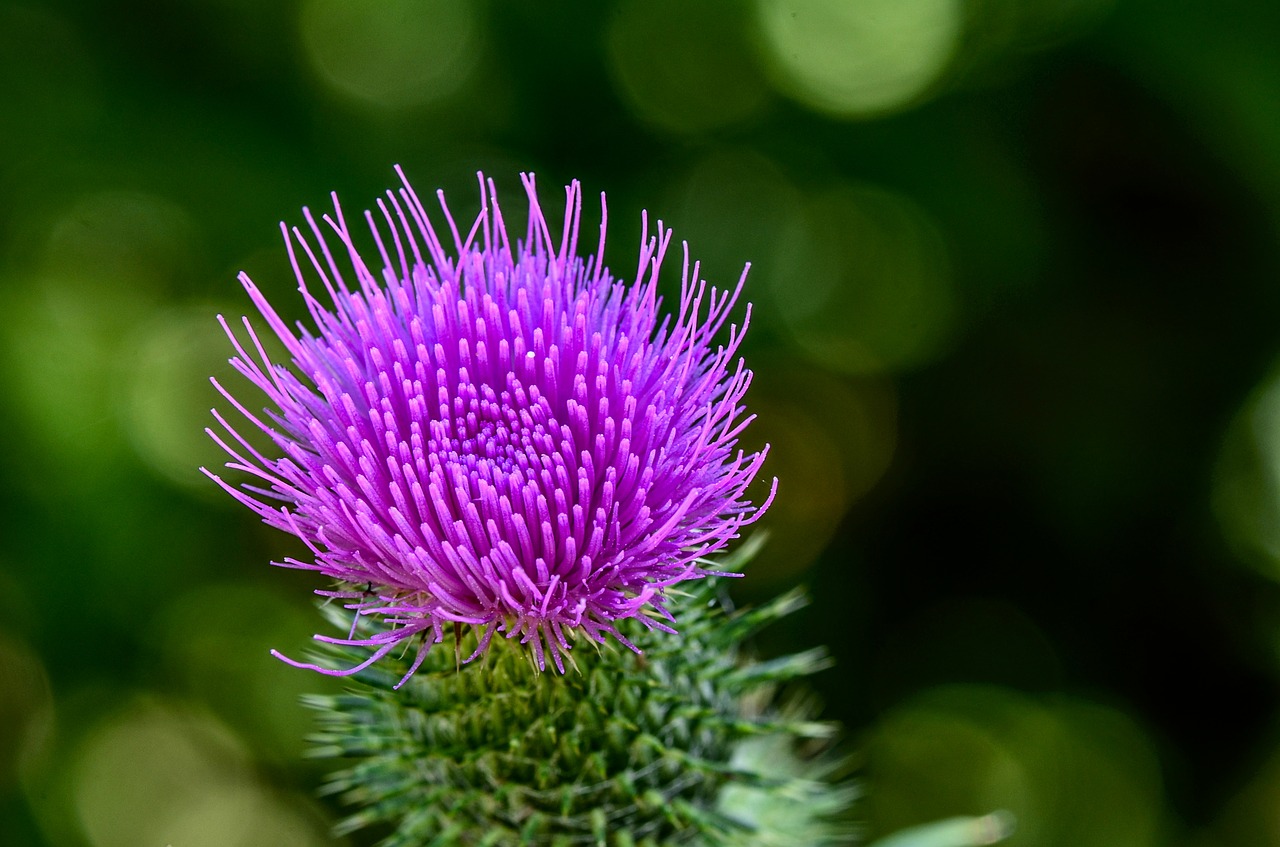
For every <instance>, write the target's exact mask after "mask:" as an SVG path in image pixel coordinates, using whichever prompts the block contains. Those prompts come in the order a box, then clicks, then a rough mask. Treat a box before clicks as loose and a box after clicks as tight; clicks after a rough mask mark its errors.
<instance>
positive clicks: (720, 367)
mask: <svg viewBox="0 0 1280 847" xmlns="http://www.w3.org/2000/svg"><path fill="white" fill-rule="evenodd" d="M400 176H401V180H402V183H403V185H402V187H401V188H400V189H398V190H397V191H388V192H387V194H386V198H385V200H379V201H378V204H377V205H378V209H377V213H376V214H375V213H373V212H366V213H365V220H366V222H367V224H368V227H369V230H370V232H371V233H372V243H373V244H374V245H376V250H377V257H376V261H375V262H374V263H373V265H372V266H371V265H369V264H366V261H365V260H364V259H363V258H362V257H361V255H360V253H359V252H358V251H357V249H356V247H355V246H354V243H353V240H352V236H351V231H350V229H349V228H348V225H347V223H346V221H345V219H344V218H343V214H342V210H341V208H340V207H339V205H338V200H337V197H336V195H335V196H334V198H333V203H334V211H333V214H332V215H325V216H323V218H322V219H321V220H319V221H317V220H316V219H315V217H313V215H312V214H311V213H310V212H309V211H307V210H305V209H304V211H303V214H304V217H305V219H306V221H307V224H308V226H309V229H310V235H306V234H304V233H303V232H302V231H301V230H299V229H298V228H296V227H295V228H293V229H292V230H290V229H289V228H288V227H286V226H285V225H283V224H282V225H281V229H282V231H283V233H284V238H285V244H286V246H287V248H288V252H289V257H290V260H291V262H292V264H293V268H294V271H295V273H296V274H297V278H298V282H299V291H300V292H301V294H302V297H303V299H304V301H305V303H306V306H307V309H308V311H309V312H310V315H311V319H312V322H313V323H314V326H313V327H310V326H306V325H304V324H302V323H298V324H297V325H296V326H294V327H290V326H289V324H288V323H287V322H286V321H285V320H284V319H282V318H281V317H280V316H279V314H278V313H277V312H276V311H275V309H274V308H273V307H272V306H271V304H270V303H269V302H268V301H267V299H266V298H265V297H264V296H263V294H262V292H261V291H260V290H259V289H258V287H257V286H256V285H255V284H254V283H253V281H252V280H250V278H249V277H248V275H246V274H241V275H240V281H241V283H242V284H243V285H244V288H245V290H246V291H247V292H248V293H249V296H250V298H251V299H252V300H253V303H254V305H255V306H256V307H257V309H258V311H259V312H260V313H261V314H262V317H263V319H264V320H265V321H266V324H267V326H268V327H269V328H270V329H271V331H272V332H273V333H274V334H275V335H276V336H278V337H279V339H280V342H281V343H282V344H283V345H284V349H285V350H286V351H287V354H288V356H289V358H290V359H291V365H286V364H282V363H280V362H276V361H273V360H272V358H271V357H270V356H269V355H268V353H267V351H266V347H265V346H264V345H263V343H262V342H261V340H260V339H259V337H258V336H257V335H256V334H255V333H254V330H253V329H252V327H251V326H250V323H249V321H248V319H247V318H246V319H244V321H243V328H244V331H243V333H237V332H236V331H235V330H233V329H232V328H231V327H230V326H228V325H227V322H226V321H225V320H223V319H222V318H221V317H220V318H219V320H220V321H222V324H223V327H224V329H226V331H227V335H228V336H229V337H230V339H231V342H232V344H233V345H234V346H235V351H236V356H235V357H234V358H233V359H232V360H231V361H232V364H233V366H234V367H235V368H236V370H238V371H239V372H240V373H241V374H243V375H244V376H245V377H246V378H247V379H248V380H249V381H250V382H252V383H253V384H254V385H255V386H257V387H258V388H259V389H261V390H262V391H263V392H265V393H266V395H267V397H268V398H269V407H268V409H267V410H266V411H265V414H263V415H259V414H255V413H254V412H253V411H251V410H250V409H248V408H246V406H245V405H244V404H243V403H241V402H240V401H238V400H237V399H236V398H235V396H234V394H233V393H232V392H230V391H229V390H227V389H226V388H224V387H223V386H221V385H219V384H218V383H217V382H216V381H215V385H217V387H218V390H219V391H220V392H221V393H222V395H223V397H225V398H226V400H227V402H229V403H230V404H231V405H232V406H233V407H234V408H235V409H236V411H237V412H238V413H239V414H240V415H242V416H243V418H244V419H245V420H246V421H248V422H249V424H251V425H252V426H253V427H256V428H258V429H260V430H262V432H264V433H266V435H267V436H269V439H270V442H271V443H272V444H273V445H274V449H271V450H262V449H257V448H255V446H254V445H253V443H251V442H250V440H248V439H246V438H245V437H243V436H242V434H241V433H240V432H238V431H237V429H236V426H237V425H233V424H232V423H230V422H228V421H227V420H226V419H225V418H224V417H223V416H222V415H221V414H219V413H218V412H217V411H216V410H215V411H214V417H215V418H216V420H217V422H218V424H219V425H220V428H221V430H222V431H221V432H215V431H214V430H210V435H211V436H212V437H213V438H214V439H215V440H216V441H217V442H218V443H219V444H220V445H221V446H222V447H223V449H225V450H226V452H227V453H228V454H229V456H230V461H229V462H228V463H227V467H228V468H231V469H233V470H235V471H237V472H239V473H240V474H247V475H249V476H250V477H251V479H249V480H248V481H247V482H245V483H243V484H241V485H233V484H231V483H229V482H227V481H224V480H223V479H221V478H220V477H218V476H217V475H215V474H212V473H209V472H208V471H206V473H208V474H209V476H210V477H212V478H213V479H214V480H215V481H217V482H218V484H220V485H221V486H222V487H223V488H224V489H226V490H227V491H228V492H230V494H231V495H232V496H233V497H235V498H236V499H237V500H239V501H240V502H241V503H244V504H245V505H246V506H248V507H249V508H250V509H252V510H253V511H254V512H256V513H257V514H258V515H260V516H261V517H262V519H263V520H264V521H265V522H266V523H268V524H269V525H271V526H273V527H276V528H278V529H282V530H284V531H286V532H289V533H292V534H293V535H296V536H298V537H299V538H300V539H302V541H303V542H304V543H305V545H306V546H307V548H308V550H309V552H310V557H309V558H308V559H305V560H304V559H296V558H288V559H285V560H284V561H283V562H279V563H277V564H281V565H284V566H287V567H295V568H305V569H308V570H314V571H319V572H320V573H322V574H324V575H325V576H327V577H330V578H332V579H333V580H335V581H336V587H333V588H326V589H322V590H320V591H318V592H317V593H319V594H322V595H325V596H328V597H332V598H337V599H338V600H339V601H341V602H343V603H345V604H346V605H347V606H348V608H350V609H352V610H354V611H355V612H356V619H357V620H359V619H361V618H364V619H370V620H373V621H375V622H376V624H377V625H376V626H375V627H374V630H373V633H372V634H371V635H368V634H367V632H361V633H359V634H357V632H356V629H355V627H354V626H353V628H352V632H351V633H349V634H348V636H347V637H346V638H336V637H330V636H321V635H317V636H316V637H317V638H318V639H320V640H323V641H330V642H333V643H338V644H355V645H365V646H367V647H369V648H372V649H371V653H370V655H369V657H368V660H367V661H365V662H363V663H361V664H360V665H358V666H356V667H353V668H347V669H341V670H333V669H328V668H322V667H319V666H316V665H311V664H306V663H302V662H297V661H294V660H292V659H285V661H288V662H290V663H291V664H295V665H298V666H299V667H307V668H312V669H314V670H319V671H321V672H323V673H328V674H348V673H354V672H356V671H358V670H360V669H362V668H364V667H366V666H367V665H369V664H371V663H373V662H375V661H377V660H378V659H379V658H381V657H383V656H385V655H386V654H387V653H388V652H389V651H391V650H393V649H395V648H396V647H397V646H398V645H404V646H405V647H409V648H412V646H413V642H412V641H411V640H410V639H417V642H418V644H417V650H418V653H417V655H416V659H415V662H414V664H413V667H412V669H411V670H410V671H409V675H412V673H413V672H414V670H416V669H417V667H418V665H419V664H420V663H421V661H422V659H423V657H424V656H425V655H426V651H427V650H428V649H429V648H430V646H431V645H432V644H434V643H437V642H439V641H441V640H442V639H443V637H444V635H445V632H446V630H447V628H449V625H450V624H454V625H463V626H465V625H469V626H473V627H478V628H480V629H479V641H478V643H479V646H478V647H477V648H476V650H475V652H474V653H472V655H471V657H469V658H468V659H467V660H468V661H469V660H470V658H475V657H476V656H478V655H481V654H482V653H483V652H484V650H485V649H486V648H487V647H488V645H489V644H490V642H491V640H492V639H493V637H494V636H495V635H500V636H502V637H505V638H509V639H518V640H519V641H520V642H522V643H524V644H526V645H528V647H529V649H530V651H531V653H532V656H533V659H534V661H535V663H536V664H537V665H538V666H539V667H540V668H545V667H547V666H548V664H551V665H554V667H555V668H556V669H557V670H559V671H560V672H563V671H564V667H565V664H564V663H565V660H566V659H571V657H570V655H569V651H570V650H571V648H572V646H573V644H574V642H575V641H576V640H577V639H578V638H580V637H581V636H583V635H585V636H587V637H589V638H590V639H593V640H595V641H605V640H607V637H610V636H611V637H613V638H615V639H617V640H618V641H619V642H621V643H622V644H625V645H627V646H629V647H631V648H632V649H635V648H634V646H633V645H632V644H631V642H630V641H628V640H627V639H626V638H625V637H624V636H623V634H622V633H621V632H619V630H618V628H617V624H618V622H619V621H621V620H623V619H626V618H637V619H638V620H640V621H641V622H643V623H644V624H645V625H646V626H648V627H651V628H658V629H662V630H666V631H674V630H673V629H672V624H674V623H675V621H674V620H673V619H672V618H671V615H670V614H669V613H668V612H667V610H666V606H665V604H666V590H667V589H668V588H669V587H671V586H673V585H675V584H677V583H679V582H681V581H683V580H688V579H695V578H699V577H703V576H707V575H709V574H711V573H715V570H714V565H713V564H712V563H711V562H709V561H708V560H707V558H706V557H707V556H709V555H711V554H713V553H715V552H716V551H718V550H721V549H722V548H724V547H725V545H726V544H727V543H728V542H729V541H730V540H731V539H733V538H735V537H737V536H738V534H739V532H740V531H741V529H742V527H743V526H744V525H745V524H747V523H749V522H751V521H753V520H755V519H756V518H757V517H758V516H759V515H760V514H761V513H762V512H763V511H764V509H765V508H767V506H768V502H769V501H770V500H771V499H772V497H773V488H775V487H776V480H775V481H774V483H773V487H770V488H769V489H768V494H767V496H766V498H765V501H764V502H763V503H761V504H759V505H753V504H752V502H751V500H750V499H749V498H748V493H747V492H748V488H749V487H750V486H751V483H752V481H753V480H754V479H755V477H756V475H757V473H758V472H759V470H760V467H761V464H762V463H763V462H764V459H765V454H766V452H767V448H766V449H765V450H761V451H759V452H754V453H746V452H745V451H744V450H743V449H741V448H740V447H739V446H738V440H739V437H740V436H741V434H742V432H743V430H744V429H745V428H746V427H747V425H748V424H749V423H750V422H751V420H752V416H751V415H748V414H746V412H745V410H744V407H743V396H744V394H745V393H746V391H747V387H748V385H749V384H750V382H751V371H750V370H749V369H747V368H746V367H745V365H744V363H743V361H742V359H741V358H739V357H738V348H739V345H740V344H741V342H742V338H743V333H744V332H745V331H746V326H747V321H748V320H749V316H750V307H749V306H748V307H747V309H746V312H745V316H744V318H743V320H742V323H741V325H740V326H739V325H729V326H728V328H727V330H725V325H726V324H727V323H728V319H729V314H730V310H731V309H732V308H733V306H734V303H735V301H736V300H737V298H738V295H739V293H740V291H741V289H742V284H743V282H744V280H745V278H746V271H745V270H744V271H743V275H742V278H740V279H739V280H738V282H737V284H736V285H735V286H733V287H730V288H724V289H718V288H715V287H711V286H708V285H707V283H706V282H705V281H703V280H702V279H701V278H700V276H699V267H698V264H697V263H696V262H695V263H691V262H690V259H689V252H688V247H687V245H686V246H685V249H684V251H683V259H682V262H681V281H680V300H679V304H678V307H677V308H676V309H675V310H674V311H673V312H672V313H671V314H667V313H664V310H663V309H662V298H661V297H659V296H658V275H659V270H660V268H661V266H662V263H663V259H664V256H665V255H666V252H667V248H668V245H669V244H670V241H671V231H670V230H669V229H667V228H665V227H664V226H663V225H662V223H661V222H660V221H659V222H658V225H657V234H656V235H650V233H649V227H648V219H647V217H644V218H642V220H643V225H642V234H641V246H640V255H639V262H638V266H637V270H636V274H635V277H634V281H631V282H626V281H623V280H619V279H615V278H614V277H613V276H612V275H611V274H610V272H609V270H608V269H607V268H606V267H605V266H604V264H603V253H604V246H605V221H606V219H607V216H606V215H605V212H604V197H603V196H601V218H602V220H601V225H600V239H599V244H598V246H597V248H596V251H595V254H594V256H592V257H589V258H587V259H586V260H585V261H584V260H583V259H581V258H580V257H579V256H578V253H577V249H578V235H579V224H580V220H581V211H582V191H581V188H580V186H579V185H578V183H577V182H574V183H573V184H571V185H570V186H568V187H567V188H566V204H565V210H564V218H563V223H562V225H561V226H560V228H559V238H558V240H557V238H556V236H555V235H554V234H553V232H552V229H551V225H550V223H549V222H548V220H547V219H546V217H545V216H544V214H543V211H542V209H541V207H540V206H539V203H538V198H537V192H536V189H535V185H534V179H533V176H532V175H526V176H524V177H523V183H524V189H525V192H526V194H527V195H528V203H529V212H528V225H527V229H526V231H525V236H524V239H523V240H517V241H515V242H513V241H512V240H511V238H510V237H509V235H508V231H507V227H506V224H505V223H504V221H503V216H502V213H501V211H500V209H499V206H498V198H497V195H496V192H495V190H494V186H493V183H492V181H486V180H485V179H484V178H483V176H482V177H481V178H480V196H481V209H480V212H479V214H478V216H477V217H476V218H475V221H474V223H472V225H471V226H470V227H469V228H465V229H462V228H459V226H458V222H457V221H456V220H455V219H454V217H453V216H452V214H451V213H450V212H449V209H448V207H447V205H446V204H445V201H444V195H443V193H442V192H438V197H439V201H440V208H441V211H442V216H443V221H444V223H445V224H446V226H447V230H446V229H440V230H437V229H436V228H435V227H434V226H433V224H432V222H431V220H430V219H429V217H428V214H427V210H426V209H425V208H424V206H423V204H422V203H421V201H420V200H419V198H418V196H417V195H416V194H415V193H414V191H413V189H412V188H411V187H410V186H409V184H408V182H407V181H406V180H405V179H404V175H403V173H401V174H400ZM441 233H443V234H444V235H445V238H443V239H442V237H441ZM446 243H447V244H449V245H450V246H449V248H446V246H445V245H446ZM368 252H369V251H368V250H366V253H368ZM340 257H341V258H340ZM308 278H310V281H308ZM722 330H725V331H724V332H723V338H722V340H721V341H720V342H717V341H716V339H717V337H718V335H720V334H721V331H722ZM239 425H240V426H243V424H239ZM366 636H367V637H366ZM277 655H278V654H277ZM281 658H284V657H281ZM548 659H549V662H548ZM407 678H408V675H406V677H405V679H407ZM402 681H403V680H402Z"/></svg>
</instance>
